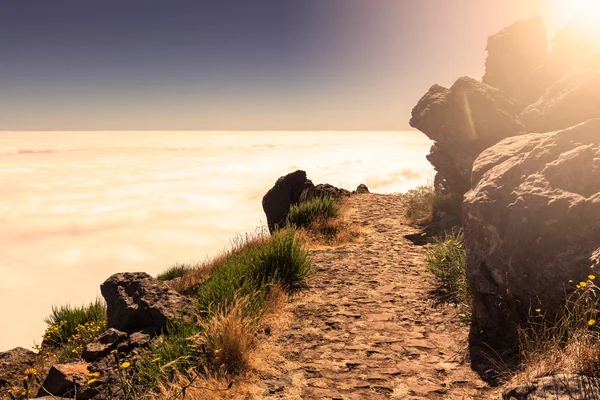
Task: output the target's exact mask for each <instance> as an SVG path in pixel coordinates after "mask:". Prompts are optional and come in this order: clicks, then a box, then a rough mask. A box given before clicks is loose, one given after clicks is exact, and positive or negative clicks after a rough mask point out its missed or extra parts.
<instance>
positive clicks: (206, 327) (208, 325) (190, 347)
mask: <svg viewBox="0 0 600 400" xmlns="http://www.w3.org/2000/svg"><path fill="white" fill-rule="evenodd" d="M310 271H311V260H310V257H309V253H308V251H307V250H306V249H305V248H304V247H303V245H302V244H301V242H300V240H299V239H298V237H297V236H296V232H295V231H294V230H293V229H286V230H280V231H277V232H275V233H273V235H271V236H268V235H255V236H251V235H250V236H248V235H247V236H245V237H239V238H238V239H237V241H235V242H234V245H233V248H232V249H230V250H229V251H228V252H226V253H224V254H222V255H221V256H219V257H217V259H216V261H215V263H214V266H212V276H211V277H210V278H209V279H207V280H206V281H204V282H203V283H202V284H201V285H200V287H199V289H198V296H197V310H198V316H197V318H198V319H197V321H188V322H182V323H179V324H176V325H172V326H170V327H169V328H168V330H167V334H166V335H163V336H162V337H161V338H160V339H159V340H158V341H156V342H155V343H153V344H152V346H151V354H150V355H148V356H146V357H145V358H143V359H142V360H141V361H140V362H139V363H138V366H137V371H136V373H135V375H134V382H133V384H134V386H135V390H139V391H140V392H144V391H147V390H149V389H151V388H154V387H156V386H157V385H158V384H161V383H165V382H166V381H168V377H170V376H173V374H174V373H175V371H176V370H177V371H179V372H180V373H183V374H187V375H188V376H190V377H191V376H193V375H195V374H196V373H197V371H203V373H204V371H208V372H213V373H225V374H230V373H237V372H239V371H241V370H242V369H243V365H244V359H245V357H247V355H248V349H249V348H250V347H251V343H252V342H253V340H254V330H253V329H254V327H255V326H256V323H257V321H258V320H259V319H260V317H261V316H262V315H263V314H264V313H265V311H266V310H267V307H268V305H269V301H268V299H269V291H270V289H271V288H272V287H274V286H275V285H276V286H278V287H281V288H283V289H285V290H287V291H292V290H294V289H296V288H298V287H301V286H302V285H303V283H304V280H305V279H306V277H307V276H308V274H309V273H310Z"/></svg>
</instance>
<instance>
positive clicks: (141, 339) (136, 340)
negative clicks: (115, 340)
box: [117, 331, 152, 353]
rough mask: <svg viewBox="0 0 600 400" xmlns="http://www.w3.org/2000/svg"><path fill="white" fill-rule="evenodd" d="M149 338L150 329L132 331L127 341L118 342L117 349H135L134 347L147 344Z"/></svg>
mask: <svg viewBox="0 0 600 400" xmlns="http://www.w3.org/2000/svg"><path fill="white" fill-rule="evenodd" d="M151 339H152V332H150V331H146V332H133V333H132V334H131V335H129V338H128V340H127V341H125V342H122V343H119V345H118V346H117V350H118V351H119V352H120V353H129V352H130V351H131V350H133V349H135V348H136V347H144V346H147V345H148V344H149V343H150V340H151Z"/></svg>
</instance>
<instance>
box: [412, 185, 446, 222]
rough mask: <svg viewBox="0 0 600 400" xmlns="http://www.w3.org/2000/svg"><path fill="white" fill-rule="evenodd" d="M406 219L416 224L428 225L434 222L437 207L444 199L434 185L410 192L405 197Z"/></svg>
mask: <svg viewBox="0 0 600 400" xmlns="http://www.w3.org/2000/svg"><path fill="white" fill-rule="evenodd" d="M404 198H405V201H406V218H408V219H409V221H410V222H412V223H414V224H419V225H422V224H428V223H430V222H432V221H433V216H434V212H435V209H436V207H437V206H438V205H439V204H440V201H441V200H442V197H441V195H440V194H438V193H436V191H435V188H434V187H433V185H422V186H418V187H416V188H414V189H411V190H409V191H408V192H407V193H406V194H405V195H404Z"/></svg>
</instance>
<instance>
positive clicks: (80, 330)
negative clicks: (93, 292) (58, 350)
mask: <svg viewBox="0 0 600 400" xmlns="http://www.w3.org/2000/svg"><path fill="white" fill-rule="evenodd" d="M44 322H46V324H48V328H47V329H46V332H45V333H44V338H43V340H42V346H43V347H47V346H51V347H59V346H62V345H67V344H69V343H73V342H75V341H76V339H74V338H81V337H82V336H86V337H87V336H90V337H91V336H93V335H94V334H96V333H99V332H102V331H104V330H105V329H106V304H105V303H104V301H102V300H100V299H97V300H96V301H95V302H92V303H90V304H89V305H87V306H80V307H73V306H71V305H69V304H67V305H64V306H60V307H52V313H51V314H50V315H49V316H48V317H47V318H46V319H44Z"/></svg>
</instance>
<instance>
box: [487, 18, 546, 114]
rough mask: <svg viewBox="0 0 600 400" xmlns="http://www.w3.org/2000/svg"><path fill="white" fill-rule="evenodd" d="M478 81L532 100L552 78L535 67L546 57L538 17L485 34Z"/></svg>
mask: <svg viewBox="0 0 600 400" xmlns="http://www.w3.org/2000/svg"><path fill="white" fill-rule="evenodd" d="M486 50H487V52H488V57H487V59H486V62H485V75H484V76H483V78H482V81H483V82H484V83H486V84H488V85H490V86H493V87H496V88H498V89H502V90H503V91H505V92H506V93H507V94H508V95H510V96H512V97H513V98H515V99H517V100H518V101H520V102H521V103H523V104H530V103H531V102H533V101H534V100H536V99H537V98H538V97H539V96H540V94H541V93H542V92H543V91H544V89H545V88H546V87H548V85H549V84H550V83H552V82H551V80H552V78H551V77H547V76H546V75H544V74H541V73H540V72H541V70H540V69H538V68H539V66H540V65H543V64H544V63H545V62H546V60H547V58H548V38H547V35H546V28H545V26H544V23H543V22H542V20H541V18H539V17H536V18H532V19H528V20H524V21H518V22H515V23H514V24H512V25H511V26H509V27H507V28H504V29H502V30H501V31H500V32H498V33H496V34H494V35H491V36H490V37H489V38H488V42H487V47H486Z"/></svg>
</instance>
